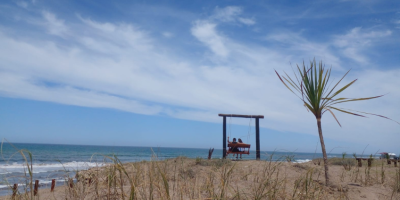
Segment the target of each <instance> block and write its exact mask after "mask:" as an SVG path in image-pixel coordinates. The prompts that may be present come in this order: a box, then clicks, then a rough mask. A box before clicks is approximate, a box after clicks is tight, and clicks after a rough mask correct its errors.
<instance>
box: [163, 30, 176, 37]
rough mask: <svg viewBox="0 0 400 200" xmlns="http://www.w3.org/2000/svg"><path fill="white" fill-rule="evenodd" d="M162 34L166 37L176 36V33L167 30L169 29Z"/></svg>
mask: <svg viewBox="0 0 400 200" xmlns="http://www.w3.org/2000/svg"><path fill="white" fill-rule="evenodd" d="M162 35H163V36H164V37H166V38H171V37H174V34H172V33H170V32H167V31H165V32H163V33H162Z"/></svg>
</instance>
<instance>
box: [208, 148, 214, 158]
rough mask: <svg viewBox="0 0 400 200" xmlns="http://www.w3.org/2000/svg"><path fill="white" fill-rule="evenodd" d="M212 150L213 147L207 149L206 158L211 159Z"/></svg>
mask: <svg viewBox="0 0 400 200" xmlns="http://www.w3.org/2000/svg"><path fill="white" fill-rule="evenodd" d="M213 152H214V148H212V149H211V148H210V150H208V157H207V158H208V160H211V156H212V153H213Z"/></svg>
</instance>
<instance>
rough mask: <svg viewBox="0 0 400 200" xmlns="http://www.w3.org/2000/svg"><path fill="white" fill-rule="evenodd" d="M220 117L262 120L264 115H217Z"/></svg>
mask: <svg viewBox="0 0 400 200" xmlns="http://www.w3.org/2000/svg"><path fill="white" fill-rule="evenodd" d="M218 116H220V117H241V118H261V119H264V115H238V114H218Z"/></svg>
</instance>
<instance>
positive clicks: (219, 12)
mask: <svg viewBox="0 0 400 200" xmlns="http://www.w3.org/2000/svg"><path fill="white" fill-rule="evenodd" d="M241 13H242V8H240V7H237V6H227V7H225V8H222V9H221V8H218V7H217V8H216V9H215V13H214V15H213V16H212V17H213V18H215V19H217V20H220V21H222V22H233V21H235V20H236V17H237V16H238V15H240V14H241Z"/></svg>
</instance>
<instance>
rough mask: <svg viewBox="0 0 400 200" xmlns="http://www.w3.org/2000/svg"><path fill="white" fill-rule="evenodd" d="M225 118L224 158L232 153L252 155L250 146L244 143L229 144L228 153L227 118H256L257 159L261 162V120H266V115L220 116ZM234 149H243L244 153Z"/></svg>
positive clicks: (223, 130) (223, 131) (223, 135)
mask: <svg viewBox="0 0 400 200" xmlns="http://www.w3.org/2000/svg"><path fill="white" fill-rule="evenodd" d="M218 116H220V117H223V129H222V157H223V158H224V159H225V158H226V156H227V155H228V154H230V153H232V154H247V155H249V154H250V144H244V143H233V142H229V143H228V147H229V149H228V151H227V150H226V147H227V145H226V117H241V118H255V119H256V120H255V121H256V159H257V160H260V123H259V119H260V118H261V119H264V115H237V114H218ZM234 148H242V149H244V151H239V152H236V151H232V149H234Z"/></svg>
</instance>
